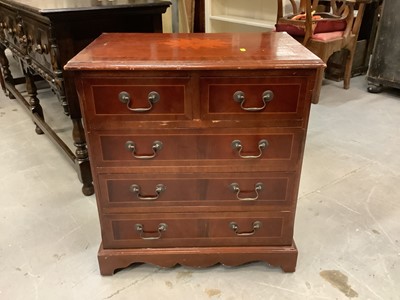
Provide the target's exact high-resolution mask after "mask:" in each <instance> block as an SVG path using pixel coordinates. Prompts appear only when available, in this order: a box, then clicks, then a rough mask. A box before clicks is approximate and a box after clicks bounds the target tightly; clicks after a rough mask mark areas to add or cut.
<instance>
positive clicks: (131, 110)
mask: <svg viewBox="0 0 400 300" xmlns="http://www.w3.org/2000/svg"><path fill="white" fill-rule="evenodd" d="M83 85H84V86H85V93H84V94H85V95H84V97H85V98H87V99H88V101H87V102H86V103H85V106H86V107H85V111H86V115H87V116H88V117H89V118H91V119H93V120H95V123H94V124H91V125H92V126H97V125H98V126H99V127H100V128H101V126H102V125H105V124H104V122H106V123H108V124H110V123H114V124H122V123H123V122H136V121H152V120H157V121H168V120H169V121H174V120H189V119H191V118H192V107H191V105H192V104H191V101H190V99H191V96H190V95H188V93H189V91H190V88H189V85H190V78H188V77H176V78H163V77H122V78H104V79H98V78H96V79H92V78H90V77H89V78H85V80H84V81H83ZM98 122H99V123H98ZM115 126H116V125H115ZM92 128H96V127H92Z"/></svg>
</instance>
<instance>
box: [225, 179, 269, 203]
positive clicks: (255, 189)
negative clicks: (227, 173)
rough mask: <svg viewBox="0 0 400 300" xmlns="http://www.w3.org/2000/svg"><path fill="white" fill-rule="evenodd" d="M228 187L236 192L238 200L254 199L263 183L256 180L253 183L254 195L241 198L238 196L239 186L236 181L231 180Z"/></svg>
mask: <svg viewBox="0 0 400 300" xmlns="http://www.w3.org/2000/svg"><path fill="white" fill-rule="evenodd" d="M230 188H231V190H232V192H234V193H236V198H237V199H238V200H240V201H255V200H257V199H258V197H259V194H258V192H259V191H261V190H262V188H263V184H262V182H258V183H256V184H255V185H254V192H255V193H256V196H255V197H247V198H241V197H240V195H239V194H240V187H239V184H237V183H236V182H233V183H231V184H230Z"/></svg>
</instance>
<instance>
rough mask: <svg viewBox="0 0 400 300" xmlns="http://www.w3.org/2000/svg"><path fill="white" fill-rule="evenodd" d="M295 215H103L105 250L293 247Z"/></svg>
mask: <svg viewBox="0 0 400 300" xmlns="http://www.w3.org/2000/svg"><path fill="white" fill-rule="evenodd" d="M292 225H293V213H292V212H279V211H278V212H254V213H248V212H241V213H217V214H216V213H207V214H200V213H193V214H190V213H182V214H179V213H175V214H136V215H104V216H103V217H102V233H103V246H104V248H140V247H149V248H157V247H206V246H207V247H208V246H268V245H290V244H291V243H292V234H293V231H292V228H291V227H292Z"/></svg>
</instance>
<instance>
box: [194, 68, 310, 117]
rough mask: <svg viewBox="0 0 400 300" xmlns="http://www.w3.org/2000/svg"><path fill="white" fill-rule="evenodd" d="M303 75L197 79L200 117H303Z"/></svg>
mask: <svg viewBox="0 0 400 300" xmlns="http://www.w3.org/2000/svg"><path fill="white" fill-rule="evenodd" d="M308 84H309V78H308V77H306V76H296V75H294V76H288V75H287V74H286V76H285V75H281V76H268V75H266V76H263V77H251V76H246V77H228V78H227V77H213V78H207V77H206V78H202V79H201V84H200V86H201V88H200V91H201V96H200V98H201V100H202V101H201V104H202V107H201V111H202V119H220V120H231V119H237V120H249V121H254V120H260V121H265V120H268V119H271V120H278V119H303V118H305V111H306V110H305V107H306V105H307V106H308V105H310V99H308V98H309V97H310V95H309V94H308V93H307V89H308V88H309V87H308V86H307V85H308Z"/></svg>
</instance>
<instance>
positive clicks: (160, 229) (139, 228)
mask: <svg viewBox="0 0 400 300" xmlns="http://www.w3.org/2000/svg"><path fill="white" fill-rule="evenodd" d="M135 228H136V231H138V232H139V233H140V238H141V239H142V240H158V239H160V238H161V235H162V233H163V232H164V231H167V228H168V225H167V224H165V223H160V224H158V228H157V230H156V231H144V229H143V225H142V224H136V225H135ZM154 233H158V235H157V236H144V235H145V234H154Z"/></svg>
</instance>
